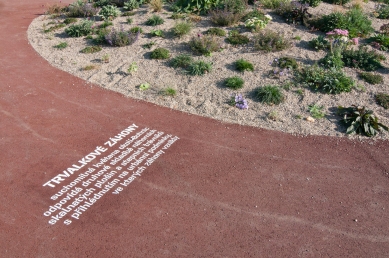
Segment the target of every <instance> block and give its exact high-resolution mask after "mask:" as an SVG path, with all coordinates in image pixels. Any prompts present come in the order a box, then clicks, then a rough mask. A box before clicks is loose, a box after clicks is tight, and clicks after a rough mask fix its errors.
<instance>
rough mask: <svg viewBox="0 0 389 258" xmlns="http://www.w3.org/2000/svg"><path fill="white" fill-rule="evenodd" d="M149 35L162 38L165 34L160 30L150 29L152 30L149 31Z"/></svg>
mask: <svg viewBox="0 0 389 258" xmlns="http://www.w3.org/2000/svg"><path fill="white" fill-rule="evenodd" d="M150 35H151V36H152V37H161V38H163V37H164V36H165V34H164V33H163V31H162V30H152V31H150Z"/></svg>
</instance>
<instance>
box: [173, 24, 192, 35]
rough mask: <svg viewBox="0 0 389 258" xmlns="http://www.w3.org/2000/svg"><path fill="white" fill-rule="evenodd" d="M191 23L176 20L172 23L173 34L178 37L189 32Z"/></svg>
mask: <svg viewBox="0 0 389 258" xmlns="http://www.w3.org/2000/svg"><path fill="white" fill-rule="evenodd" d="M192 28H193V25H192V23H191V22H189V21H182V22H177V23H176V24H175V25H174V28H173V32H174V35H176V36H178V37H182V36H184V35H187V34H189V32H190V31H191V30H192Z"/></svg>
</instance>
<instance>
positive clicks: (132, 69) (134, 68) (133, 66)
mask: <svg viewBox="0 0 389 258" xmlns="http://www.w3.org/2000/svg"><path fill="white" fill-rule="evenodd" d="M136 71H138V65H137V64H136V62H132V63H131V64H130V67H128V69H127V72H128V73H130V74H132V73H135V72H136Z"/></svg>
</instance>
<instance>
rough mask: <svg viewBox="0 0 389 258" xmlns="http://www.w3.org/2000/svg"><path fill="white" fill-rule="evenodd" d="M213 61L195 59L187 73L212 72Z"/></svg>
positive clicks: (200, 73)
mask: <svg viewBox="0 0 389 258" xmlns="http://www.w3.org/2000/svg"><path fill="white" fill-rule="evenodd" d="M211 70H212V63H208V62H204V61H201V60H200V61H195V62H192V63H191V64H190V65H189V66H188V68H187V73H188V74H190V75H204V74H206V73H209V72H211Z"/></svg>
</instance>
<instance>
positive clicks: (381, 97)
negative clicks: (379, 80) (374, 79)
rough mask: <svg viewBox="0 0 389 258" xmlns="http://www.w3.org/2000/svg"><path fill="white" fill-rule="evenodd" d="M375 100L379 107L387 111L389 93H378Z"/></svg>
mask: <svg viewBox="0 0 389 258" xmlns="http://www.w3.org/2000/svg"><path fill="white" fill-rule="evenodd" d="M375 99H376V101H377V103H378V105H380V106H382V107H383V108H385V109H388V108H389V94H387V93H382V92H380V93H377V94H376V95H375Z"/></svg>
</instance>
